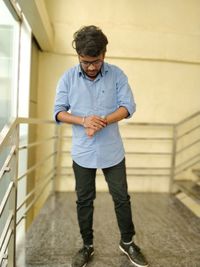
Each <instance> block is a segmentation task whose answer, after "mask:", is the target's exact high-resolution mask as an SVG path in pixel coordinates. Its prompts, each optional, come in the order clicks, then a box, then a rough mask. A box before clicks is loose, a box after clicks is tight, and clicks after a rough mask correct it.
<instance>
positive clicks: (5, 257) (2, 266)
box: [1, 254, 8, 267]
mask: <svg viewBox="0 0 200 267" xmlns="http://www.w3.org/2000/svg"><path fill="white" fill-rule="evenodd" d="M7 259H8V255H7V254H6V255H4V257H3V262H2V265H1V267H8V262H7Z"/></svg>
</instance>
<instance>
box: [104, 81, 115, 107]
mask: <svg viewBox="0 0 200 267" xmlns="http://www.w3.org/2000/svg"><path fill="white" fill-rule="evenodd" d="M101 105H102V106H103V107H105V108H107V109H116V108H117V90H116V88H113V87H110V86H109V87H106V88H102V89H101Z"/></svg>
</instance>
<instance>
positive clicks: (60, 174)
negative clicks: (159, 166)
mask: <svg viewBox="0 0 200 267" xmlns="http://www.w3.org/2000/svg"><path fill="white" fill-rule="evenodd" d="M58 175H59V176H66V177H67V176H69V174H68V173H58ZM71 175H72V174H71ZM100 175H103V173H102V174H101V173H100ZM130 176H140V177H149V176H152V177H154V176H155V177H169V176H170V174H167V173H166V174H165V173H161V174H146V173H145V174H143V173H131V174H127V177H130Z"/></svg>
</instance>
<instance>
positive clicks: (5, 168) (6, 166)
mask: <svg viewBox="0 0 200 267" xmlns="http://www.w3.org/2000/svg"><path fill="white" fill-rule="evenodd" d="M15 151H16V146H15V145H14V146H12V148H11V150H10V152H9V154H8V156H7V158H6V160H5V161H4V164H3V166H2V168H1V170H0V180H1V178H2V177H3V175H4V173H5V172H8V171H9V170H10V169H9V167H8V165H9V163H10V161H11V159H12V157H13V155H14V154H15Z"/></svg>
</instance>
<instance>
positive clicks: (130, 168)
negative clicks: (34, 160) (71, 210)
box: [61, 166, 171, 171]
mask: <svg viewBox="0 0 200 267" xmlns="http://www.w3.org/2000/svg"><path fill="white" fill-rule="evenodd" d="M61 169H71V170H72V167H71V166H62V167H61ZM126 169H128V170H166V171H168V170H170V169H171V168H170V167H129V166H126Z"/></svg>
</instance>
